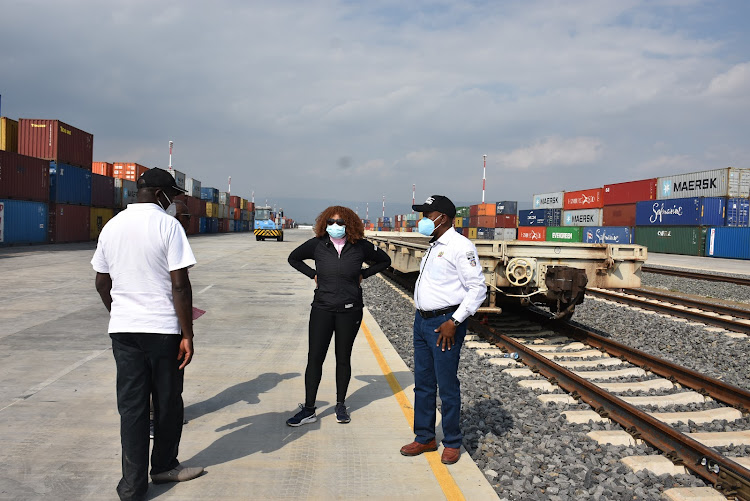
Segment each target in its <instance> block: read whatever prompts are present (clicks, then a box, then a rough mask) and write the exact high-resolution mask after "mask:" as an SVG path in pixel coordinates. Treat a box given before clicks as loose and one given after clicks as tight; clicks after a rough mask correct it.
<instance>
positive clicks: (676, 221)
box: [635, 197, 727, 226]
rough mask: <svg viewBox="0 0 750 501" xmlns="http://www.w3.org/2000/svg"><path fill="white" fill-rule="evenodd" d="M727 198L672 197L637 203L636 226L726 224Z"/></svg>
mask: <svg viewBox="0 0 750 501" xmlns="http://www.w3.org/2000/svg"><path fill="white" fill-rule="evenodd" d="M726 204H727V199H726V198H720V197H705V198H704V197H701V198H672V199H668V200H647V201H645V202H638V203H636V204H635V225H636V226H724V221H725V220H726V208H727V207H726Z"/></svg>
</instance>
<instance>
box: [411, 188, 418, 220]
mask: <svg viewBox="0 0 750 501" xmlns="http://www.w3.org/2000/svg"><path fill="white" fill-rule="evenodd" d="M416 194H417V185H416V184H412V185H411V207H412V208H411V212H412V214H414V204H416V203H417V202H416V199H415V196H416Z"/></svg>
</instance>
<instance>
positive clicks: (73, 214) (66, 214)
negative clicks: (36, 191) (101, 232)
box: [49, 204, 91, 243]
mask: <svg viewBox="0 0 750 501" xmlns="http://www.w3.org/2000/svg"><path fill="white" fill-rule="evenodd" d="M89 210H90V208H89V207H86V206H83V205H68V204H50V205H49V241H50V243H64V242H86V241H88V240H89V223H90V221H91V213H90V212H89Z"/></svg>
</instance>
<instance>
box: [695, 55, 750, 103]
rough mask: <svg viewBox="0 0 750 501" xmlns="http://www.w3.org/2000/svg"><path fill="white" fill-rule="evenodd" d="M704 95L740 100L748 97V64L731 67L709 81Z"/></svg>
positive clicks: (749, 90) (749, 84)
mask: <svg viewBox="0 0 750 501" xmlns="http://www.w3.org/2000/svg"><path fill="white" fill-rule="evenodd" d="M706 93H707V95H708V96H709V97H726V98H741V99H743V100H747V98H748V96H750V62H746V63H740V64H736V65H734V66H732V67H731V68H730V69H729V70H728V71H726V72H724V73H722V74H720V75H717V76H716V77H714V78H713V79H712V80H711V83H710V84H709V85H708V89H707V90H706Z"/></svg>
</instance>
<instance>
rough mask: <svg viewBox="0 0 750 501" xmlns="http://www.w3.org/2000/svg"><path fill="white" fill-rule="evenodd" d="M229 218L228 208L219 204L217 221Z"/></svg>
mask: <svg viewBox="0 0 750 501" xmlns="http://www.w3.org/2000/svg"><path fill="white" fill-rule="evenodd" d="M228 217H229V206H228V205H226V204H221V203H220V204H219V219H227V218H228Z"/></svg>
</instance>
